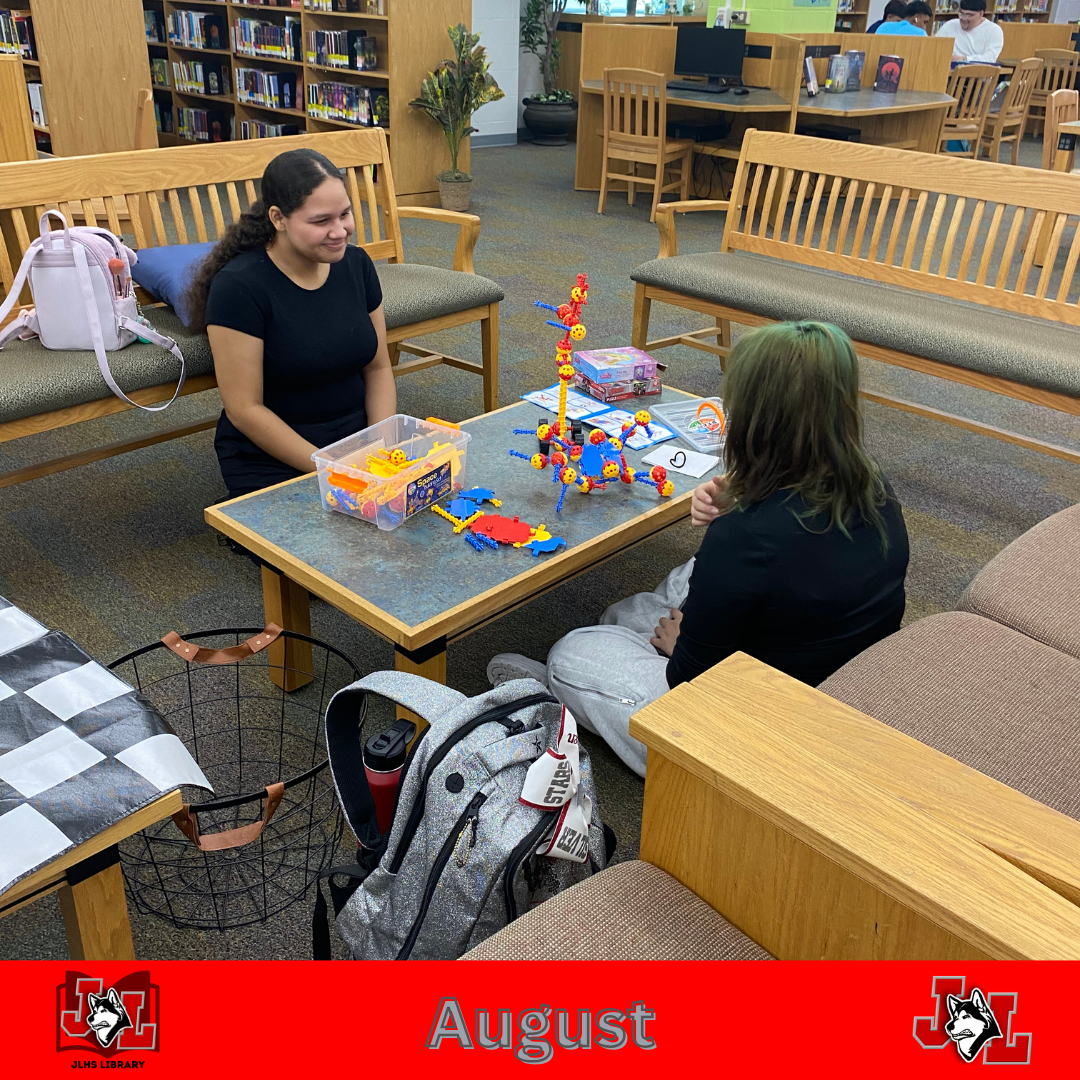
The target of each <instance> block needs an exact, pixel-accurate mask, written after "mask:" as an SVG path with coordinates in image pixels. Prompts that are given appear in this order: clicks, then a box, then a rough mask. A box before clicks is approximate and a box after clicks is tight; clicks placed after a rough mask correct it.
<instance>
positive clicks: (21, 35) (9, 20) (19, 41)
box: [0, 8, 38, 60]
mask: <svg viewBox="0 0 1080 1080" xmlns="http://www.w3.org/2000/svg"><path fill="white" fill-rule="evenodd" d="M0 53H6V54H8V55H13V56H21V57H22V58H23V59H24V60H36V59H37V58H38V54H37V39H36V38H35V37H34V20H33V19H32V18H31V17H30V12H29V11H10V10H8V9H6V8H5V9H4V10H0Z"/></svg>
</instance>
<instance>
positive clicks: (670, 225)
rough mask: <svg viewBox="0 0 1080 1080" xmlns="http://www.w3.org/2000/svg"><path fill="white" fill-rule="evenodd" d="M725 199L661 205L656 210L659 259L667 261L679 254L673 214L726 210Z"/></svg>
mask: <svg viewBox="0 0 1080 1080" xmlns="http://www.w3.org/2000/svg"><path fill="white" fill-rule="evenodd" d="M730 205H731V204H730V203H729V202H728V200H727V199H687V200H685V201H681V202H669V203H661V204H660V205H659V206H658V207H657V208H656V227H657V228H658V229H659V230H660V256H659V257H660V258H661V259H669V258H671V256H673V255H678V254H679V242H678V240H677V239H676V236H675V216H674V215H675V214H694V213H697V211H699V210H727V209H728V207H729V206H730Z"/></svg>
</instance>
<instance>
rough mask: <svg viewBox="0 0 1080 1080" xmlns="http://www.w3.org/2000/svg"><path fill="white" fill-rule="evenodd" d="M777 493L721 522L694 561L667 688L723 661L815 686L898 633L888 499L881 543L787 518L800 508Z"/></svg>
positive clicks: (864, 529) (895, 553)
mask: <svg viewBox="0 0 1080 1080" xmlns="http://www.w3.org/2000/svg"><path fill="white" fill-rule="evenodd" d="M790 496H791V492H790V491H778V492H776V493H774V494H773V495H772V496H771V497H770V498H768V499H766V500H765V501H764V502H761V503H757V504H756V505H754V506H751V507H750V508H749V509H746V510H739V509H735V510H732V511H730V512H729V513H727V514H722V515H721V516H720V517H718V518H717V519H716V520H715V521H714V522H713V523H712V524H711V525H710V526H709V528H708V530H707V531H706V533H705V539H704V541H703V542H702V545H701V548H700V550H699V551H698V553H697V560H696V562H695V563H694V570H693V573H692V574H691V575H690V592H689V595H688V596H687V598H686V602H685V603H684V604H683V608H682V611H683V619H682V626H681V628H680V630H679V637H678V639H677V640H676V643H675V649H674V651H673V653H672V656H671V660H670V661H669V662H668V666H667V680H668V685H669V686H677V685H678V684H679V683H681V682H686V681H688V680H690V679H693V678H695V677H696V676H698V675H700V674H701V673H702V672H703V671H706V670H707V669H708V668H711V667H712V666H713V665H714V664H718V663H720V661H721V660H723V659H724V658H725V657H726V656H730V655H731V653H733V652H739V651H741V652H745V653H749V654H750V655H751V656H754V657H756V658H757V659H758V660H761V661H762V662H764V663H766V664H769V665H770V666H772V667H775V668H778V669H779V670H780V671H784V672H787V674H788V675H791V676H793V677H794V678H796V679H801V680H802V681H803V682H807V683H810V684H811V685H813V686H816V685H817V684H818V683H819V682H821V681H822V680H823V679H826V678H828V676H829V675H831V674H832V673H833V672H834V671H836V670H837V669H838V668H840V667H842V666H843V665H844V664H846V663H847V662H848V660H850V659H852V657H854V656H857V655H858V654H859V653H860V652H862V651H863V650H864V649H868V648H869V647H870V646H871V645H873V644H874V643H875V642H876V641H880V640H881V638H883V637H886V636H887V635H888V634H892V633H894V632H895V631H896V630H899V629H900V620H901V619H902V618H903V615H904V604H905V595H904V578H905V576H906V574H907V565H908V536H907V528H906V527H905V525H904V518H903V514H902V513H901V512H900V504H899V503H898V502H897V501H896V499H895V496H893V495H892V491H891V489H889V499H888V501H887V502H886V504H885V506H883V507H882V508H881V514H882V517H883V518H884V520H885V526H886V532H887V535H888V550H887V552H886V551H883V549H882V541H881V534H880V533H879V532H878V530H877V529H876V528H875V527H874V526H873V525H867V524H865V523H863V522H862V521H861V520H859V521H857V522H856V523H855V524H853V525H851V526H850V527H849V529H848V532H849V533H850V537H848V536H845V535H844V534H843V533H842V532H841V531H840V530H839V529H836V528H833V529H829V530H828V531H826V532H812V531H810V530H811V529H820V528H822V526H823V523H822V522H821V521H820V520H815V519H810V520H808V521H807V522H806V523H805V526H809V528H807V527H805V526H804V524H803V523H802V522H800V521H799V519H798V518H797V517H796V514H799V513H803V512H804V511H805V509H806V508H805V506H804V504H803V502H802V500H801V499H800V498H799V497H797V496H796V497H794V498H791V497H790Z"/></svg>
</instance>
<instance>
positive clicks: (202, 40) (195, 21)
mask: <svg viewBox="0 0 1080 1080" xmlns="http://www.w3.org/2000/svg"><path fill="white" fill-rule="evenodd" d="M168 33H169V42H170V43H171V44H173V45H184V46H187V47H188V48H190V49H225V48H228V46H227V44H226V42H227V41H228V40H229V37H228V33H227V30H226V25H225V16H224V15H219V14H217V13H216V12H210V11H188V10H180V9H178V10H176V11H170V12H169V18H168Z"/></svg>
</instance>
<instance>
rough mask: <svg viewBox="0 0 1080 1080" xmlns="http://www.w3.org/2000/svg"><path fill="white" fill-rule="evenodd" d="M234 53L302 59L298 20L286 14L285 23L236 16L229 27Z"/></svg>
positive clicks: (271, 57) (280, 58)
mask: <svg viewBox="0 0 1080 1080" xmlns="http://www.w3.org/2000/svg"><path fill="white" fill-rule="evenodd" d="M232 46H233V52H235V53H237V54H238V55H240V56H265V57H267V58H268V59H270V60H302V59H303V53H302V51H301V33H300V20H299V19H298V18H296V17H295V16H292V15H286V16H285V25H284V26H279V25H278V24H277V23H270V22H263V21H262V20H260V19H237V20H236V22H235V23H234V24H233V28H232Z"/></svg>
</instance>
